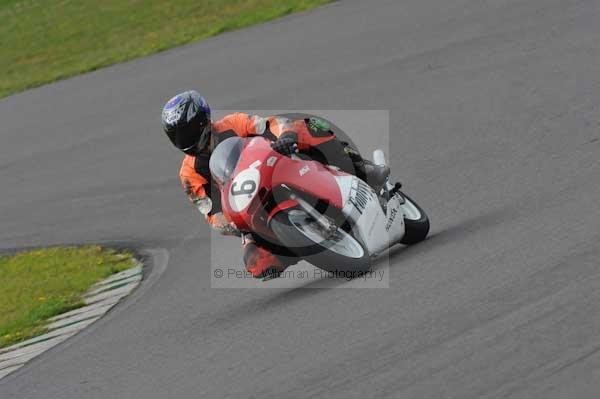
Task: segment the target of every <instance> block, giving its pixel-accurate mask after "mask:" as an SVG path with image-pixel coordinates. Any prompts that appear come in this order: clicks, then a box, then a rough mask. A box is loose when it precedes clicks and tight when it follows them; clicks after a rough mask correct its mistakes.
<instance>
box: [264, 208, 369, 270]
mask: <svg viewBox="0 0 600 399" xmlns="http://www.w3.org/2000/svg"><path fill="white" fill-rule="evenodd" d="M315 223H316V222H315V221H314V219H312V217H311V216H309V215H308V214H307V213H306V212H304V211H303V210H301V209H297V208H294V209H289V210H285V211H282V212H279V213H277V214H276V215H275V216H274V217H273V219H272V220H271V230H272V231H273V233H275V235H276V236H277V238H278V240H279V241H280V243H281V244H282V245H284V246H285V247H287V248H288V249H289V250H290V251H291V252H292V253H294V255H296V256H297V257H299V258H303V259H305V260H307V261H308V262H310V263H312V264H313V265H315V266H317V267H318V268H320V269H323V270H325V271H329V272H338V271H342V272H359V271H367V270H368V269H369V268H370V267H371V258H370V255H369V252H368V251H367V249H366V246H365V244H364V243H363V242H362V241H361V240H359V239H357V238H356V237H354V236H352V235H351V234H350V233H348V232H347V231H345V230H343V229H342V228H341V227H338V230H337V231H336V233H335V234H334V236H333V237H332V238H329V239H325V238H324V237H323V235H320V236H319V230H318V229H317V228H315V227H314V224H315Z"/></svg>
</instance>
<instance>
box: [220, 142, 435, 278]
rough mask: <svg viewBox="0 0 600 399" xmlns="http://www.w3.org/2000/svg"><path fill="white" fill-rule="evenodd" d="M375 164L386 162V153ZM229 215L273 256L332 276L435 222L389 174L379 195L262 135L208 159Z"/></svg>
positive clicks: (417, 237) (416, 237)
mask: <svg viewBox="0 0 600 399" xmlns="http://www.w3.org/2000/svg"><path fill="white" fill-rule="evenodd" d="M373 161H374V163H375V164H378V165H384V164H385V157H384V154H383V152H382V151H381V150H376V151H374V154H373ZM209 166H210V171H211V174H212V178H213V180H214V181H215V182H216V184H217V186H218V187H219V189H220V190H221V207H222V210H223V214H224V216H225V217H226V218H227V219H228V220H229V221H230V222H232V224H233V225H234V226H235V227H236V228H237V229H238V230H240V231H241V232H243V233H248V232H249V233H253V234H254V235H257V236H259V237H260V238H261V240H262V241H266V242H268V243H269V245H270V248H272V250H273V252H274V253H276V254H278V255H283V256H293V257H297V258H302V259H305V260H307V261H308V262H309V263H312V264H313V265H315V266H316V267H318V268H321V269H323V270H326V271H330V272H338V271H344V272H361V271H366V270H368V269H369V268H370V266H371V260H372V259H373V258H375V257H376V256H377V255H378V254H380V253H381V252H383V251H385V250H387V249H388V248H389V247H390V246H392V245H395V244H398V243H400V244H404V245H411V244H415V243H417V242H419V241H422V240H424V239H425V238H426V236H427V233H428V232H429V219H428V217H427V215H426V214H425V212H424V211H423V209H422V208H421V207H420V206H419V205H418V204H417V203H416V202H415V201H413V200H412V199H411V198H410V197H409V196H407V195H406V194H404V193H403V192H402V191H400V190H399V189H396V188H395V187H394V186H392V184H391V183H390V181H389V177H388V180H387V182H386V183H385V185H384V187H383V188H382V190H381V192H380V193H376V192H375V191H374V190H373V188H371V187H370V186H369V185H368V184H367V183H365V182H364V181H362V180H361V179H359V178H358V177H356V176H353V175H350V174H347V173H344V172H342V171H340V170H338V169H337V168H336V167H335V166H328V165H323V164H322V163H320V162H317V161H314V160H310V159H305V158H302V157H301V156H300V155H298V156H296V155H293V156H291V157H287V156H284V155H281V154H279V153H278V152H276V151H274V150H273V149H272V148H271V145H270V141H268V140H267V139H265V138H263V137H253V138H241V137H231V138H228V139H226V140H224V141H223V142H221V143H220V144H219V145H218V146H217V147H216V149H215V151H214V152H213V154H212V156H211V159H210V164H209Z"/></svg>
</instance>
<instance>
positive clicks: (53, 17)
mask: <svg viewBox="0 0 600 399" xmlns="http://www.w3.org/2000/svg"><path fill="white" fill-rule="evenodd" d="M330 1H331V0H173V1H164V0H103V1H97V0H51V1H50V0H0V98H2V97H5V96H7V95H9V94H12V93H15V92H18V91H21V90H24V89H27V88H31V87H35V86H39V85H42V84H44V83H48V82H52V81H55V80H58V79H62V78H66V77H69V76H73V75H76V74H79V73H82V72H87V71H92V70H94V69H98V68H101V67H104V66H107V65H111V64H114V63H117V62H122V61H126V60H130V59H132V58H136V57H140V56H144V55H148V54H152V53H155V52H158V51H161V50H165V49H168V48H171V47H175V46H178V45H181V44H184V43H189V42H192V41H196V40H200V39H204V38H207V37H209V36H214V35H217V34H219V33H222V32H225V31H229V30H233V29H239V28H242V27H246V26H249V25H253V24H256V23H259V22H264V21H268V20H271V19H274V18H278V17H281V16H283V15H287V14H290V13H294V12H298V11H304V10H307V9H309V8H312V7H315V6H318V5H320V4H324V3H328V2H330Z"/></svg>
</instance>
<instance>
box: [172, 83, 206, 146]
mask: <svg viewBox="0 0 600 399" xmlns="http://www.w3.org/2000/svg"><path fill="white" fill-rule="evenodd" d="M162 125H163V130H164V131H165V133H166V134H167V136H168V137H169V139H170V140H171V142H172V143H173V145H174V146H175V147H177V148H179V149H180V150H181V151H183V152H185V153H186V154H192V155H193V154H195V153H197V152H198V151H200V150H202V149H204V148H206V146H207V145H208V143H209V139H210V131H211V129H210V127H211V122H210V107H209V106H208V103H207V102H206V100H204V98H202V96H201V95H200V94H198V92H197V91H195V90H189V91H185V92H183V93H180V94H178V95H176V96H175V97H173V98H171V99H170V100H169V101H167V103H166V104H165V106H164V107H163V110H162Z"/></svg>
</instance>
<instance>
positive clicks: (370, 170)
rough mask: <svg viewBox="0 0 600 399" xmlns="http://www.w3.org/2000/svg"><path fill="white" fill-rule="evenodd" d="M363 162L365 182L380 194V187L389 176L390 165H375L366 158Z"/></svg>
mask: <svg viewBox="0 0 600 399" xmlns="http://www.w3.org/2000/svg"><path fill="white" fill-rule="evenodd" d="M363 162H364V165H365V166H364V168H365V175H366V176H367V178H366V182H367V183H368V184H369V185H370V186H371V187H372V188H373V190H375V192H376V193H377V194H381V189H382V188H383V186H384V184H385V183H386V182H387V180H388V177H389V176H390V167H389V166H387V165H375V164H374V163H373V162H371V161H369V160H367V159H365V160H364V161H363Z"/></svg>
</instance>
